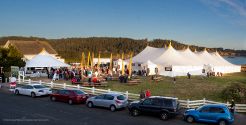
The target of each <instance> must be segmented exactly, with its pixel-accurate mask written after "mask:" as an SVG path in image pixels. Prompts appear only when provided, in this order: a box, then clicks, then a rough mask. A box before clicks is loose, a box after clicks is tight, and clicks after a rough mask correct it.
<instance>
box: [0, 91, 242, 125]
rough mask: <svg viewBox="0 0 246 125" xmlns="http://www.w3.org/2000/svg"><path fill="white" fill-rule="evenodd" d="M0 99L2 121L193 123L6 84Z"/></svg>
mask: <svg viewBox="0 0 246 125" xmlns="http://www.w3.org/2000/svg"><path fill="white" fill-rule="evenodd" d="M0 99H1V100H0V125H42V124H44V125H47V124H59V125H68V124H70V125H106V124H107V125H141V124H143V125H153V124H154V125H190V124H189V123H186V122H184V121H183V120H182V116H177V117H176V118H173V119H170V120H168V121H161V120H160V119H159V118H158V117H154V116H143V115H142V116H139V117H131V116H130V115H129V114H128V111H127V110H122V111H117V112H111V111H109V110H107V109H103V108H92V109H89V108H87V107H86V106H85V104H78V105H68V104H67V103H62V102H51V101H50V100H49V97H37V98H31V97H28V96H21V95H18V96H16V95H14V94H13V93H11V92H10V91H9V90H8V89H6V88H1V89H0ZM235 117H236V121H235V123H234V125H245V124H246V116H245V115H242V114H236V116H235ZM196 125H199V124H198V123H196ZM201 125H202V124H201Z"/></svg>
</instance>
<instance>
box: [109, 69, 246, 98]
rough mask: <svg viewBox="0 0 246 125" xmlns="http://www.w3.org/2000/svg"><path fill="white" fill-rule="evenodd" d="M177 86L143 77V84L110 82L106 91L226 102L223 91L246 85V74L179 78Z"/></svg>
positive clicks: (169, 81)
mask: <svg viewBox="0 0 246 125" xmlns="http://www.w3.org/2000/svg"><path fill="white" fill-rule="evenodd" d="M176 79H177V81H176V84H174V83H173V78H170V77H163V80H162V81H160V82H153V81H151V80H150V78H149V77H141V81H142V83H140V84H139V85H132V86H128V85H126V84H124V83H119V82H118V81H109V83H108V87H107V88H106V89H111V90H115V91H128V92H130V93H136V94H137V93H139V92H140V91H141V89H142V90H146V89H150V91H151V93H152V95H162V96H172V97H178V98H179V99H191V100H194V99H203V98H206V99H209V100H214V101H224V100H222V99H221V98H220V95H221V94H220V93H221V91H222V90H223V89H224V88H225V87H226V86H229V85H231V84H233V83H243V84H246V72H241V73H233V74H225V75H224V76H223V77H210V78H207V77H206V78H202V77H201V76H192V78H191V79H187V77H177V78H176Z"/></svg>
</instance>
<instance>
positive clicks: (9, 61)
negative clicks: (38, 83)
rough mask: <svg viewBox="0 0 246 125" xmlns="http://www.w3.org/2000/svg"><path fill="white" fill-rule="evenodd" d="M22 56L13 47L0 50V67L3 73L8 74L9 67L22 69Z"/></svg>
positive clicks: (23, 63)
mask: <svg viewBox="0 0 246 125" xmlns="http://www.w3.org/2000/svg"><path fill="white" fill-rule="evenodd" d="M22 57H23V55H22V54H21V53H20V52H19V51H18V50H17V49H15V48H14V47H9V48H0V65H1V67H3V71H4V72H10V70H11V68H10V67H11V66H18V67H24V66H25V65H26V63H25V62H24V61H23V60H22Z"/></svg>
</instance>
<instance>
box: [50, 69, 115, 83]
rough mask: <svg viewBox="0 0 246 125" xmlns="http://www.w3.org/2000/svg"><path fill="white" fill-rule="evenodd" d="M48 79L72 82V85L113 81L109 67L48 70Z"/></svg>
mask: <svg viewBox="0 0 246 125" xmlns="http://www.w3.org/2000/svg"><path fill="white" fill-rule="evenodd" d="M47 74H48V78H49V79H52V80H54V81H55V80H60V79H63V80H66V81H68V80H71V82H72V83H80V82H88V83H99V82H100V81H101V80H104V79H105V80H110V79H112V72H111V70H110V69H109V68H108V67H97V66H95V67H83V68H72V69H68V68H58V69H55V68H51V70H50V71H48V70H47Z"/></svg>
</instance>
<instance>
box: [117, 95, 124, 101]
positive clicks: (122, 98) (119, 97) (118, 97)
mask: <svg viewBox="0 0 246 125" xmlns="http://www.w3.org/2000/svg"><path fill="white" fill-rule="evenodd" d="M117 99H118V100H125V99H126V97H125V96H123V95H119V96H117Z"/></svg>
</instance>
